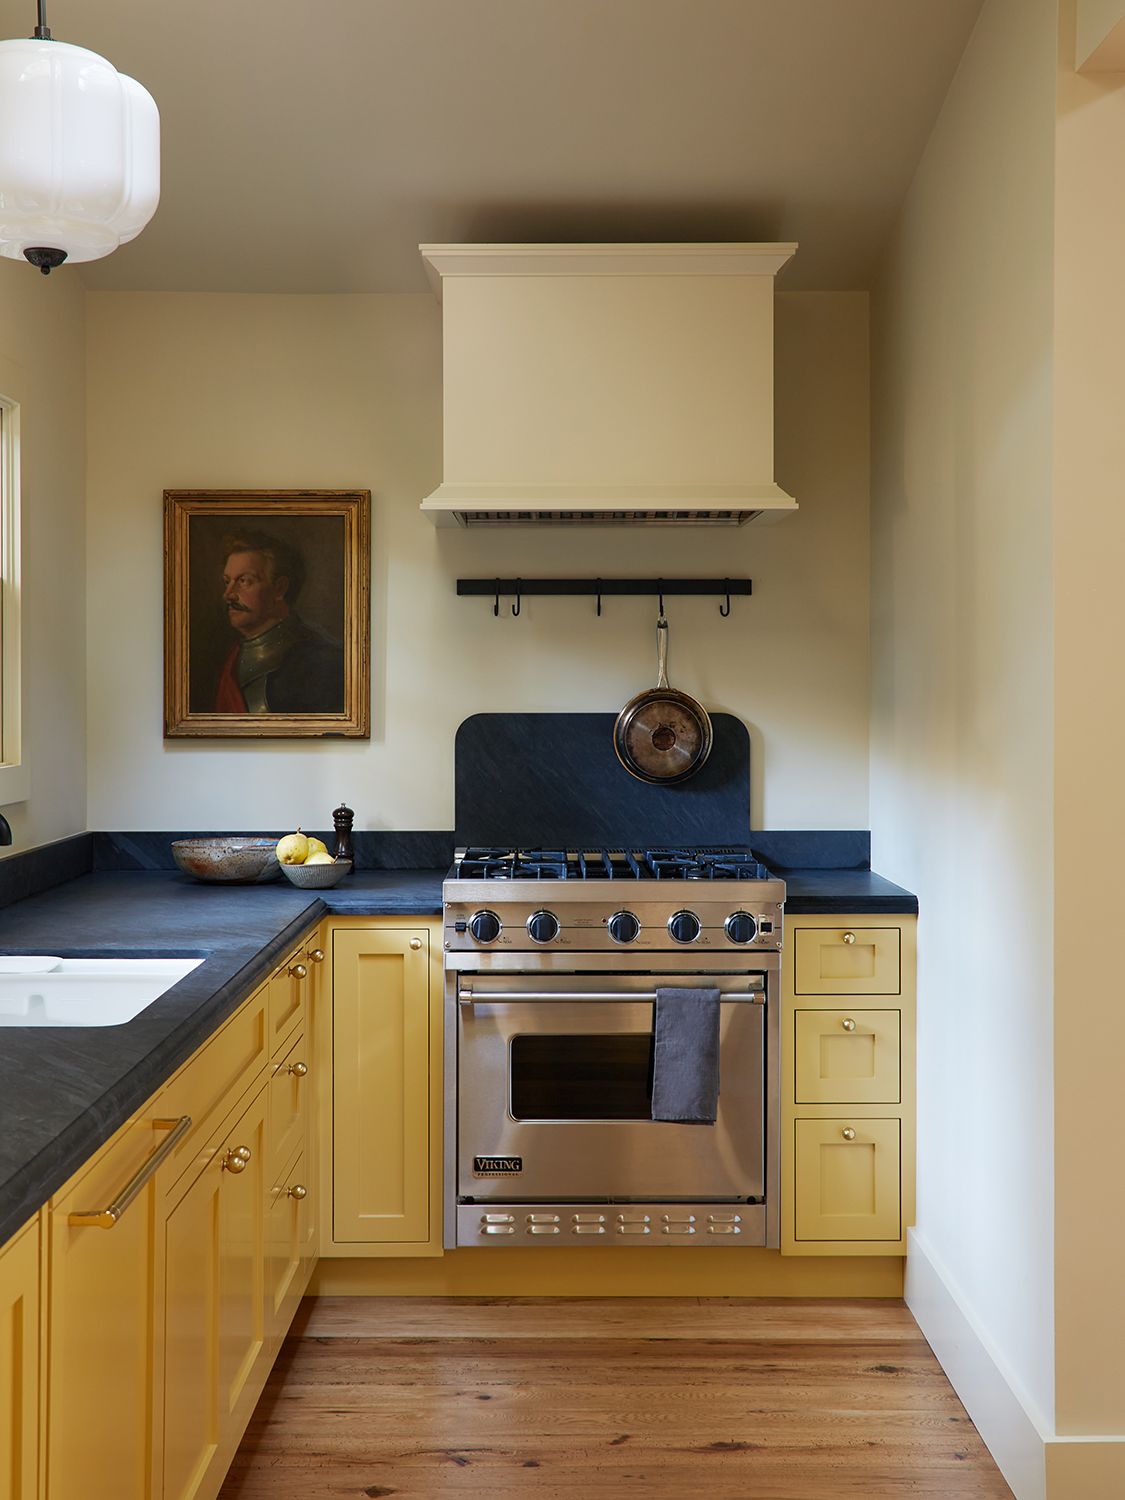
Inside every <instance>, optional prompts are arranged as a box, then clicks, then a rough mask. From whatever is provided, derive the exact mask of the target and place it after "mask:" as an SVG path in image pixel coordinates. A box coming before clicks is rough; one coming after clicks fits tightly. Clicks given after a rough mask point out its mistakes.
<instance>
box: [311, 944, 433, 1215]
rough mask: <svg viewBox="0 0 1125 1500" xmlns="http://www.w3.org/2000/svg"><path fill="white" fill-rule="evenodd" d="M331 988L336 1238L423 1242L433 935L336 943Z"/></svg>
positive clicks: (427, 1176)
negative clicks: (430, 947)
mask: <svg viewBox="0 0 1125 1500" xmlns="http://www.w3.org/2000/svg"><path fill="white" fill-rule="evenodd" d="M414 944H417V946H416V947H415V946H412V945H414ZM332 983H333V1043H332V1045H333V1058H332V1064H333V1066H332V1078H333V1084H332V1087H333V1100H332V1120H333V1230H334V1232H333V1238H334V1239H335V1240H337V1241H342V1242H347V1241H352V1242H366V1243H380V1242H382V1243H387V1242H395V1243H407V1242H414V1241H425V1240H427V1239H428V1237H429V1181H430V1172H429V1155H430V1105H429V1099H430V1094H429V1091H430V1087H431V1080H430V1077H429V1041H430V1035H429V933H428V931H427V930H426V929H425V928H419V929H416V930H414V931H386V930H376V931H344V932H336V933H334V934H333V939H332ZM432 1086H433V1087H435V1088H437V1087H440V1079H434V1080H433V1084H432Z"/></svg>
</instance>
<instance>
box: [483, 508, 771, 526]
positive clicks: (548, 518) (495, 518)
mask: <svg viewBox="0 0 1125 1500" xmlns="http://www.w3.org/2000/svg"><path fill="white" fill-rule="evenodd" d="M454 515H455V516H456V517H457V520H458V522H459V523H460V525H462V526H742V525H744V524H745V523H746V522H747V521H752V520H753V519H754V517H755V516H759V515H761V511H758V510H459V511H455V512H454Z"/></svg>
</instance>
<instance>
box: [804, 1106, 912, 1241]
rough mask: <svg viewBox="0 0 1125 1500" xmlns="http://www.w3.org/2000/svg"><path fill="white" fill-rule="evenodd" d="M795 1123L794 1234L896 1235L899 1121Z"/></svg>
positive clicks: (887, 1237)
mask: <svg viewBox="0 0 1125 1500" xmlns="http://www.w3.org/2000/svg"><path fill="white" fill-rule="evenodd" d="M793 1123H794V1128H795V1132H796V1141H795V1161H794V1166H795V1177H796V1204H795V1209H796V1238H797V1239H798V1240H897V1239H899V1238H900V1236H901V1226H900V1212H899V1200H900V1189H899V1129H900V1127H899V1122H898V1120H860V1119H838V1120H795V1121H794V1122H793ZM849 1133H850V1134H849Z"/></svg>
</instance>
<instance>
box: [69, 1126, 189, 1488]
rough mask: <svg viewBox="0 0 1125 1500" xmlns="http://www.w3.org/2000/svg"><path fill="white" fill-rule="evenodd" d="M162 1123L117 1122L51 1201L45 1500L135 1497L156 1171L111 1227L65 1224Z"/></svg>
mask: <svg viewBox="0 0 1125 1500" xmlns="http://www.w3.org/2000/svg"><path fill="white" fill-rule="evenodd" d="M164 1136H165V1132H162V1131H160V1130H157V1129H154V1123H153V1119H152V1118H151V1117H147V1118H144V1119H141V1120H138V1121H136V1122H134V1123H133V1124H130V1125H128V1126H126V1127H125V1128H124V1129H123V1130H122V1131H121V1132H119V1134H118V1135H117V1136H116V1137H115V1138H114V1140H113V1141H112V1142H111V1143H110V1144H109V1146H108V1147H106V1148H105V1149H104V1150H103V1151H101V1152H100V1153H99V1154H98V1155H97V1156H96V1157H95V1158H94V1160H93V1161H92V1162H91V1163H90V1165H89V1167H88V1168H87V1169H86V1170H84V1171H83V1172H82V1173H81V1174H79V1175H78V1176H76V1177H75V1178H74V1179H72V1181H71V1182H70V1183H68V1184H67V1186H66V1187H65V1188H64V1189H63V1192H62V1193H61V1194H60V1195H59V1197H58V1198H56V1199H55V1200H54V1201H53V1202H52V1205H51V1216H50V1226H51V1227H50V1233H51V1248H50V1262H51V1299H50V1319H49V1341H50V1354H49V1369H50V1395H49V1407H48V1411H49V1420H48V1451H47V1494H48V1496H49V1497H51V1500H73V1497H74V1496H75V1495H81V1496H82V1497H83V1500H145V1497H147V1496H149V1495H150V1494H151V1476H150V1473H149V1454H150V1446H149V1426H150V1412H151V1392H152V1382H153V1374H154V1369H153V1358H154V1351H153V1333H154V1330H153V1324H152V1309H153V1306H154V1299H155V1281H156V1255H155V1248H156V1234H155V1224H156V1186H155V1181H156V1179H151V1180H150V1181H149V1183H148V1184H147V1186H146V1187H145V1188H144V1189H143V1190H142V1191H141V1193H140V1195H139V1196H138V1197H137V1198H135V1199H134V1200H133V1202H132V1203H131V1204H130V1205H129V1207H128V1208H127V1209H126V1210H125V1211H124V1213H123V1214H122V1215H121V1217H120V1219H119V1220H118V1221H117V1223H116V1224H114V1225H113V1227H112V1228H111V1229H102V1228H99V1227H98V1226H96V1225H91V1226H78V1225H71V1224H70V1223H68V1219H69V1216H70V1215H71V1214H72V1213H75V1214H87V1213H95V1212H99V1211H100V1210H102V1209H104V1208H106V1207H107V1206H108V1205H109V1204H110V1203H111V1202H113V1200H114V1199H115V1198H116V1197H117V1196H118V1195H119V1193H120V1192H121V1190H122V1188H124V1186H125V1185H126V1183H127V1182H128V1181H129V1180H130V1179H131V1178H132V1176H133V1175H134V1173H135V1172H136V1171H137V1170H138V1169H139V1168H140V1167H141V1166H143V1164H144V1162H145V1159H146V1157H148V1156H150V1155H151V1153H152V1151H153V1150H154V1149H155V1147H157V1146H158V1145H159V1144H160V1142H161V1140H163V1139H164Z"/></svg>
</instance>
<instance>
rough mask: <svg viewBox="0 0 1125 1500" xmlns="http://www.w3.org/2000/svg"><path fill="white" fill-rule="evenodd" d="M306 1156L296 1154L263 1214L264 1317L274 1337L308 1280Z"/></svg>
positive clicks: (309, 1210)
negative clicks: (264, 1262) (264, 1254)
mask: <svg viewBox="0 0 1125 1500" xmlns="http://www.w3.org/2000/svg"><path fill="white" fill-rule="evenodd" d="M307 1183H308V1174H307V1172H306V1170H305V1158H304V1156H303V1155H300V1156H298V1157H297V1158H296V1159H295V1160H294V1161H292V1162H291V1163H290V1164H289V1166H288V1169H287V1170H286V1171H285V1172H283V1173H282V1174H281V1176H280V1177H279V1178H278V1181H277V1182H276V1183H275V1184H274V1187H273V1189H272V1191H271V1194H270V1197H271V1203H270V1209H269V1213H268V1214H267V1216H266V1316H267V1318H268V1319H269V1320H270V1327H271V1332H272V1334H273V1336H274V1338H275V1340H277V1341H280V1340H281V1339H282V1338H284V1336H285V1333H286V1331H287V1330H288V1327H289V1324H290V1323H291V1322H292V1321H293V1314H294V1313H295V1312H296V1310H297V1303H298V1302H299V1301H300V1300H301V1292H302V1290H303V1288H304V1282H305V1280H306V1279H307V1278H306V1277H305V1276H303V1275H302V1272H303V1271H304V1270H305V1269H306V1268H307V1265H308V1258H309V1255H310V1253H311V1243H310V1233H309V1229H310V1225H311V1223H312V1218H313V1213H312V1209H313V1203H312V1198H311V1197H310V1196H309V1193H308V1188H307Z"/></svg>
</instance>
